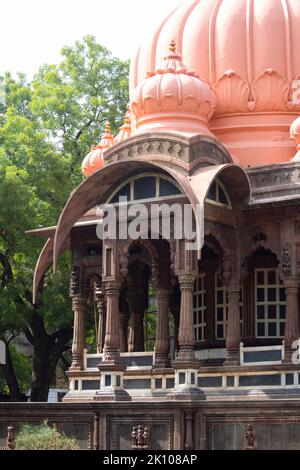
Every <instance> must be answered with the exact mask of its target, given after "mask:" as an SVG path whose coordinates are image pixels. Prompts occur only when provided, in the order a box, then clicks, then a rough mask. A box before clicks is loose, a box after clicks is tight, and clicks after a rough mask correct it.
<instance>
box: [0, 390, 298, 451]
mask: <svg viewBox="0 0 300 470" xmlns="http://www.w3.org/2000/svg"><path fill="white" fill-rule="evenodd" d="M278 409H281V410H282V412H281V413H280V414H279V413H278ZM45 419H48V420H49V423H55V424H56V426H57V427H58V429H60V430H62V431H63V432H64V433H65V434H66V435H68V436H72V437H75V438H76V440H77V442H78V445H79V446H80V448H81V449H106V450H117V449H121V450H130V449H131V448H132V445H133V444H132V431H133V428H138V426H141V428H142V429H145V428H147V429H148V432H149V440H148V441H149V442H148V448H149V450H179V449H195V450H199V449H200V450H201V449H214V450H221V449H235V450H243V449H244V448H245V447H246V446H247V439H246V436H245V433H246V429H247V427H249V426H252V429H253V434H254V441H255V442H254V446H255V448H257V449H261V450H265V449H274V450H275V449H290V450H295V449H300V400H298V399H293V400H288V399H280V400H263V399H260V400H256V401H255V400H250V399H249V400H243V401H242V400H238V398H237V397H235V399H233V397H230V398H227V399H226V400H224V399H223V400H222V401H221V400H214V401H213V400H211V401H210V400H209V401H208V400H207V401H202V402H198V403H182V402H169V403H163V402H159V401H157V402H156V403H153V402H152V403H141V402H140V403H138V402H135V403H126V404H122V403H115V404H108V403H105V404H104V403H99V404H95V405H92V404H70V403H67V404H66V403H59V404H49V403H48V404H47V403H45V404H41V403H39V404H34V403H29V404H22V403H19V404H15V403H0V448H1V447H5V445H6V437H7V426H8V425H13V426H14V427H16V428H17V427H18V425H20V424H21V423H25V422H26V423H40V422H41V421H43V420H45ZM189 426H191V427H192V432H187V431H188V427H189Z"/></svg>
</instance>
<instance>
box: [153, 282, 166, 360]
mask: <svg viewBox="0 0 300 470" xmlns="http://www.w3.org/2000/svg"><path fill="white" fill-rule="evenodd" d="M169 298H170V293H169V290H168V289H157V294H156V299H157V307H158V312H157V314H158V317H157V323H156V336H155V365H154V368H155V369H166V368H168V367H170V360H169V349H170V332H169Z"/></svg>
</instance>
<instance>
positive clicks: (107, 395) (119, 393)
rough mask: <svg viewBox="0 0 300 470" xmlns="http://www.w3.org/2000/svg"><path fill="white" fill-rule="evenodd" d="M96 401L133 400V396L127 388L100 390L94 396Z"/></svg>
mask: <svg viewBox="0 0 300 470" xmlns="http://www.w3.org/2000/svg"><path fill="white" fill-rule="evenodd" d="M94 401H109V402H117V401H131V396H130V395H129V394H128V393H127V392H126V390H123V389H122V390H99V391H98V392H96V394H95V396H94Z"/></svg>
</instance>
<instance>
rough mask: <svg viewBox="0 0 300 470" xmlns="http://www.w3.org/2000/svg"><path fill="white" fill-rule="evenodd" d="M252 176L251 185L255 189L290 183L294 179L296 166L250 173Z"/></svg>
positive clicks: (250, 176)
mask: <svg viewBox="0 0 300 470" xmlns="http://www.w3.org/2000/svg"><path fill="white" fill-rule="evenodd" d="M248 176H249V178H250V182H251V186H252V188H253V189H256V188H262V187H268V186H276V185H284V184H290V183H292V182H293V179H294V168H289V169H286V170H278V169H276V171H274V172H272V171H271V172H270V171H268V172H257V173H251V172H250V173H248Z"/></svg>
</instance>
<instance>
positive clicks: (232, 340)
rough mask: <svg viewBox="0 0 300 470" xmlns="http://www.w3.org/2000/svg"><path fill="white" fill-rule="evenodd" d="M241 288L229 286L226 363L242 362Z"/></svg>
mask: <svg viewBox="0 0 300 470" xmlns="http://www.w3.org/2000/svg"><path fill="white" fill-rule="evenodd" d="M240 342H241V326H240V288H239V287H237V286H236V287H229V288H228V323H227V335H226V349H227V358H226V361H225V364H226V365H239V364H240Z"/></svg>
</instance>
